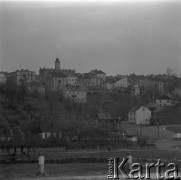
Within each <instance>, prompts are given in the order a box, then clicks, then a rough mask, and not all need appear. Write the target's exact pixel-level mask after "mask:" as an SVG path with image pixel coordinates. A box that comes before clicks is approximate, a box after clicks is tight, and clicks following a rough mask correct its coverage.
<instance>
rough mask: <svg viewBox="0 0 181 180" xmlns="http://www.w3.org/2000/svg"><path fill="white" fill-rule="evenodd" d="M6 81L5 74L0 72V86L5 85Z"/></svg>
mask: <svg viewBox="0 0 181 180" xmlns="http://www.w3.org/2000/svg"><path fill="white" fill-rule="evenodd" d="M6 80H7V73H6V72H0V84H6Z"/></svg>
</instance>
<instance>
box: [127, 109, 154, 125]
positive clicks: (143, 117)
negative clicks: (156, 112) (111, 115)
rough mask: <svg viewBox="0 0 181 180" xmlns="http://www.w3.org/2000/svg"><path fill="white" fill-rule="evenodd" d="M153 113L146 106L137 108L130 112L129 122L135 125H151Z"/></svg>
mask: <svg viewBox="0 0 181 180" xmlns="http://www.w3.org/2000/svg"><path fill="white" fill-rule="evenodd" d="M150 119H151V111H150V110H149V109H148V108H147V107H145V106H135V107H133V108H132V109H130V110H129V112H128V122H131V123H134V124H137V125H139V124H142V125H148V124H150Z"/></svg>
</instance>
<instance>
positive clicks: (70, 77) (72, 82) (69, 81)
mask: <svg viewBox="0 0 181 180" xmlns="http://www.w3.org/2000/svg"><path fill="white" fill-rule="evenodd" d="M66 79H67V85H71V86H76V85H77V84H78V78H77V76H75V75H71V74H70V75H68V76H67V77H66Z"/></svg>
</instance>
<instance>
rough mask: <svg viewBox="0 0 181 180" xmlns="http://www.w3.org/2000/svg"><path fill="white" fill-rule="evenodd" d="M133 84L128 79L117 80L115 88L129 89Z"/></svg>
mask: <svg viewBox="0 0 181 180" xmlns="http://www.w3.org/2000/svg"><path fill="white" fill-rule="evenodd" d="M130 84H131V83H130V82H129V79H128V78H127V77H124V78H121V79H118V80H116V82H115V83H114V87H116V88H119V87H128V86H129V85H130Z"/></svg>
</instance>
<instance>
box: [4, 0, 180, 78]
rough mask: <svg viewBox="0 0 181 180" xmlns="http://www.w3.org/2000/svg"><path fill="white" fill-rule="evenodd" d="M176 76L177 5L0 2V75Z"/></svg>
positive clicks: (178, 46) (178, 53) (178, 13)
mask: <svg viewBox="0 0 181 180" xmlns="http://www.w3.org/2000/svg"><path fill="white" fill-rule="evenodd" d="M56 57H59V59H60V60H61V67H62V68H73V69H76V71H77V72H81V73H82V72H88V71H90V70H91V69H95V68H97V69H101V70H103V71H105V72H106V73H107V74H108V75H116V74H129V73H133V72H134V73H136V74H151V73H153V74H155V73H164V72H165V71H166V69H167V68H168V67H170V68H173V69H174V71H175V72H176V73H181V2H179V1H170V2H169V1H167V2H163V1H158V2H155V1H154V2H151V1H149V2H146V1H141V2H139V3H133V2H119V1H117V2H112V3H105V2H103V1H102V2H99V3H98V2H97V3H93V2H92V3H83V2H79V3H78V2H68V3H65V2H52V3H50V2H39V3H38V2H27V3H25V2H0V71H8V72H10V71H15V70H17V69H22V68H25V69H30V70H33V71H36V72H38V71H39V68H40V67H47V68H52V67H54V61H55V59H56Z"/></svg>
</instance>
